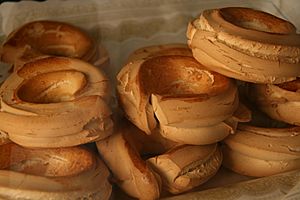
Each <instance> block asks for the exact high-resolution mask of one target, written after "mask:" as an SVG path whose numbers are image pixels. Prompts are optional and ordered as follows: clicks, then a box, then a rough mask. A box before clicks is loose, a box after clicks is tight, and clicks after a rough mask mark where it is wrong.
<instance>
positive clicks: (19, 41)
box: [0, 20, 107, 70]
mask: <svg viewBox="0 0 300 200" xmlns="http://www.w3.org/2000/svg"><path fill="white" fill-rule="evenodd" d="M98 48H99V47H98V46H97V45H96V43H95V41H94V40H93V39H92V38H91V37H90V36H89V35H88V34H87V33H86V32H85V31H83V30H82V29H80V28H79V27H76V26H73V25H71V24H68V23H65V22H58V21H47V20H40V21H33V22H29V23H26V24H24V25H23V26H21V27H19V28H18V29H16V30H15V31H13V32H12V33H11V34H10V35H9V36H8V37H7V39H6V40H5V41H4V43H3V46H2V49H1V54H0V60H1V61H3V62H6V63H11V64H15V70H17V69H18V68H19V67H21V66H22V64H23V63H25V62H27V61H29V60H32V59H34V58H36V57H39V56H42V55H53V56H64V57H72V58H79V59H82V60H85V61H87V62H90V63H97V65H102V64H103V63H105V62H107V55H106V53H105V51H103V52H98V51H99V49H98ZM101 50H103V49H101ZM100 56H101V59H102V60H100V59H98V57H100ZM103 58H105V60H103ZM99 62H101V63H99Z"/></svg>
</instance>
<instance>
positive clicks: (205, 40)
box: [187, 7, 300, 84]
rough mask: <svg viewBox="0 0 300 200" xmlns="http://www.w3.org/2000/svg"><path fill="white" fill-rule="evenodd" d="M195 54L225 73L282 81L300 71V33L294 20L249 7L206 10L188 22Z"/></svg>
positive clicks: (296, 74) (261, 81) (250, 79)
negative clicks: (289, 20)
mask: <svg viewBox="0 0 300 200" xmlns="http://www.w3.org/2000/svg"><path fill="white" fill-rule="evenodd" d="M187 37H188V44H189V46H190V48H191V49H192V51H193V55H194V57H195V58H196V59H197V60H198V61H199V62H201V63H202V64H203V65H205V66H206V67H207V68H209V69H211V70H214V71H216V72H219V73H221V74H224V75H225V76H228V77H232V78H236V79H239V80H243V81H248V82H254V83H272V84H274V83H282V82H286V81H290V80H294V79H296V77H298V76H299V75H300V68H299V63H300V35H299V34H296V28H295V27H294V25H293V24H291V23H290V22H288V21H285V20H283V19H280V18H277V17H275V16H273V15H270V14H268V13H265V12H262V11H257V10H253V9H250V8H234V7H233V8H230V7H229V8H221V9H212V10H205V11H204V12H203V13H202V14H201V16H200V17H199V18H197V19H195V20H193V21H192V22H190V23H189V25H188V30H187Z"/></svg>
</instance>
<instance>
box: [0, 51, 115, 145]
mask: <svg viewBox="0 0 300 200" xmlns="http://www.w3.org/2000/svg"><path fill="white" fill-rule="evenodd" d="M0 95H1V112H0V118H1V120H3V121H6V123H1V125H0V129H1V131H3V132H6V133H7V134H8V135H9V138H10V139H11V140H12V141H14V142H16V143H18V144H20V145H23V146H28V147H64V146H75V145H79V144H84V143H87V142H92V141H95V140H98V139H101V138H105V137H107V136H108V135H110V134H111V133H112V120H111V119H110V115H111V111H110V108H109V107H108V102H107V101H108V100H109V98H110V94H109V85H108V79H107V78H106V76H105V75H104V74H103V73H102V72H101V71H99V70H98V69H96V68H95V67H93V66H92V65H90V64H88V63H86V62H84V61H80V60H77V59H72V58H63V57H44V58H40V59H37V60H34V61H32V62H28V63H26V64H25V65H24V66H23V68H21V69H20V70H19V71H17V72H14V73H13V74H11V75H10V76H9V77H8V79H6V80H5V82H4V83H3V84H2V86H1V88H0ZM91 105H92V106H91ZM16 124H18V126H16Z"/></svg>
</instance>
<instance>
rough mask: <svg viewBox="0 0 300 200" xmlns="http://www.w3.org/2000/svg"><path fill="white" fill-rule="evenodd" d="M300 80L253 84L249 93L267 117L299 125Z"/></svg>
mask: <svg viewBox="0 0 300 200" xmlns="http://www.w3.org/2000/svg"><path fill="white" fill-rule="evenodd" d="M299 84H300V80H299V79H298V78H297V79H296V80H294V81H291V82H286V83H281V84H278V85H272V84H253V85H251V87H250V90H249V93H250V94H249V95H250V97H251V99H252V100H253V101H254V102H255V104H256V105H257V106H258V108H259V109H260V110H261V111H263V112H264V113H266V114H267V115H268V116H269V117H271V118H273V119H275V120H278V121H282V122H285V123H288V124H292V125H297V126H299V125H300V115H299V113H300V104H299V103H300V94H299V89H300V85H299Z"/></svg>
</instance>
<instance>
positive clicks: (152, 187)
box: [96, 122, 222, 200]
mask: <svg viewBox="0 0 300 200" xmlns="http://www.w3.org/2000/svg"><path fill="white" fill-rule="evenodd" d="M96 144H97V147H98V150H99V153H100V154H101V157H102V158H103V160H104V161H105V163H106V164H107V166H108V168H109V169H110V170H111V172H112V174H113V176H114V178H115V179H116V183H117V184H118V185H119V187H121V188H122V189H123V190H124V191H125V192H126V193H127V194H129V195H130V196H133V197H135V198H139V199H145V200H147V199H149V200H151V199H152V200H154V199H158V198H159V197H160V195H161V186H162V188H163V189H165V190H167V191H168V192H171V193H173V194H178V193H182V192H185V191H188V190H190V189H192V188H194V187H197V186H199V185H201V184H202V183H204V182H206V181H207V180H209V179H210V178H211V177H212V176H214V175H215V173H216V172H217V171H218V169H219V167H220V166H221V163H222V153H221V151H220V149H219V147H218V145H217V144H210V145H202V146H200V145H198V146H196V145H182V144H178V143H175V142H172V141H170V140H167V139H165V138H163V137H162V136H161V135H160V134H159V133H158V132H156V133H152V134H151V135H147V134H145V133H144V132H142V131H141V130H139V129H138V128H137V127H135V126H133V125H131V124H130V123H129V122H122V123H120V124H119V126H118V128H117V129H116V131H115V132H114V134H113V135H111V136H109V137H108V138H106V139H104V140H100V141H97V142H96ZM143 157H146V158H144V159H143ZM120 163H122V164H120Z"/></svg>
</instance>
